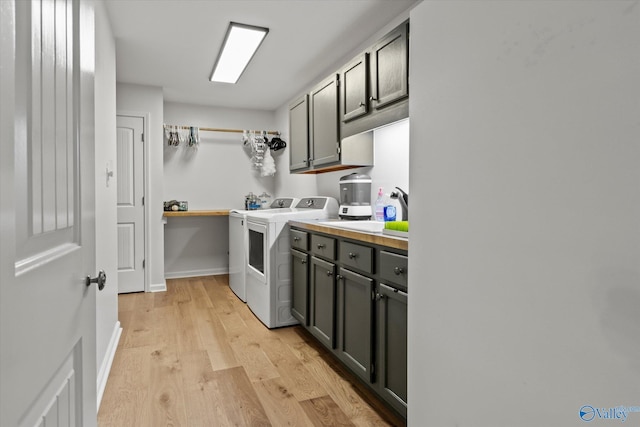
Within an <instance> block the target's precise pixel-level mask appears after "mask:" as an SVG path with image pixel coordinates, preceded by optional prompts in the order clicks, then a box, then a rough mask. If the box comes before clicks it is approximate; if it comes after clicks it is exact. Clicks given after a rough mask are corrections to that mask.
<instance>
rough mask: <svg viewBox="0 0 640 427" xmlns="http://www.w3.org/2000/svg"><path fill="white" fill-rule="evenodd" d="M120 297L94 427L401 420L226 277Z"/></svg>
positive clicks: (352, 423) (297, 330) (301, 331)
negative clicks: (255, 307)
mask: <svg viewBox="0 0 640 427" xmlns="http://www.w3.org/2000/svg"><path fill="white" fill-rule="evenodd" d="M118 303H119V318H120V322H121V324H122V328H123V332H122V337H121V339H120V343H119V345H118V349H117V351H116V355H115V359H114V362H113V367H112V369H111V373H110V374H109V380H108V382H107V387H106V390H105V393H104V396H103V399H102V404H101V406H100V411H99V413H98V425H99V426H100V427H109V426H116V427H123V426H135V427H146V426H148V427H158V426H174V427H177V426H198V427H199V426H402V425H405V423H404V421H403V420H402V419H400V418H398V417H397V416H396V415H395V414H394V413H393V412H391V411H390V410H388V408H386V407H385V406H384V405H383V404H382V403H381V402H380V401H379V400H378V399H377V398H376V397H375V396H374V395H373V394H372V393H371V392H370V391H369V390H367V389H366V388H365V387H364V386H362V385H361V384H359V383H358V381H357V380H356V379H355V377H354V376H353V375H351V374H350V373H349V372H347V371H346V370H345V369H344V368H343V367H342V365H340V364H339V362H338V361H337V360H335V359H334V358H333V357H332V356H331V355H330V354H329V353H328V351H327V350H326V349H324V348H323V347H322V346H321V345H320V344H318V343H317V342H316V341H315V340H314V339H313V338H312V337H311V335H309V334H308V333H307V332H306V331H305V330H304V329H303V328H301V327H299V326H294V327H287V328H280V329H274V330H269V329H267V328H266V327H264V325H263V324H262V323H260V321H259V320H258V319H257V318H256V317H255V316H254V315H253V313H251V311H250V310H249V308H248V307H247V306H246V304H244V303H243V302H242V301H240V300H239V299H238V298H237V297H236V296H235V295H234V294H233V293H232V292H231V290H230V289H229V286H228V276H207V277H197V278H189V279H173V280H167V291H166V292H162V293H136V294H124V295H120V296H119V297H118Z"/></svg>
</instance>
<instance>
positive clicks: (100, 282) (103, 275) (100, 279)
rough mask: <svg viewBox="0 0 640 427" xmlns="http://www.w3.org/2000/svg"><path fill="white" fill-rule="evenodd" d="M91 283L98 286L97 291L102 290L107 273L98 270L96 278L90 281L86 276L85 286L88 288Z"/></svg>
mask: <svg viewBox="0 0 640 427" xmlns="http://www.w3.org/2000/svg"><path fill="white" fill-rule="evenodd" d="M92 283H97V284H98V290H99V291H101V290H103V289H104V285H105V283H107V273H105V272H104V270H100V271H99V272H98V277H94V278H93V279H92V278H91V276H87V277H86V279H84V284H85V285H87V286H89V285H90V284H92Z"/></svg>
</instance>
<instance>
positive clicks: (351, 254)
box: [349, 252, 358, 259]
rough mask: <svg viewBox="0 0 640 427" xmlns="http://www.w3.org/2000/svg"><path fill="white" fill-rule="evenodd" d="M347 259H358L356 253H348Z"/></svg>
mask: <svg viewBox="0 0 640 427" xmlns="http://www.w3.org/2000/svg"><path fill="white" fill-rule="evenodd" d="M349 258H351V259H354V258H358V254H357V253H353V252H349Z"/></svg>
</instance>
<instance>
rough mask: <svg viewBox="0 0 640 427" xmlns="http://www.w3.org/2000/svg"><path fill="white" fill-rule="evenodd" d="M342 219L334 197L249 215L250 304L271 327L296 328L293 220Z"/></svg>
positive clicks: (247, 284) (248, 302)
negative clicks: (292, 242) (293, 281)
mask: <svg viewBox="0 0 640 427" xmlns="http://www.w3.org/2000/svg"><path fill="white" fill-rule="evenodd" d="M337 217H338V201H337V200H336V199H334V198H333V197H305V198H302V199H300V201H299V202H298V204H297V205H296V207H295V208H294V209H291V210H289V211H286V212H285V211H270V212H259V211H258V212H256V211H252V212H249V213H248V214H247V227H248V244H249V250H248V258H247V267H246V269H247V270H246V279H247V281H246V297H247V305H248V306H249V308H250V309H251V311H252V312H253V313H254V314H255V315H256V317H257V318H258V319H260V321H261V322H262V323H264V324H265V326H267V327H268V328H277V327H280V326H289V325H295V324H297V323H298V321H297V320H296V319H294V318H293V316H291V301H292V284H291V247H290V241H289V225H288V221H289V220H296V219H298V220H301V219H304V220H312V219H328V218H337Z"/></svg>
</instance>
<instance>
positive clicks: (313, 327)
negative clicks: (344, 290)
mask: <svg viewBox="0 0 640 427" xmlns="http://www.w3.org/2000/svg"><path fill="white" fill-rule="evenodd" d="M335 271H336V266H335V265H334V264H332V263H330V262H326V261H323V260H321V259H319V258H316V257H311V274H310V278H311V283H310V284H311V299H310V301H309V303H310V313H309V315H310V316H309V331H310V332H311V333H312V334H313V335H314V336H315V337H316V338H318V340H319V341H320V342H321V343H322V344H324V345H325V346H327V347H328V348H330V349H333V348H335V346H336V340H335V330H336V329H335V317H336V316H335V314H336V305H335V301H336V282H335Z"/></svg>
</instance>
